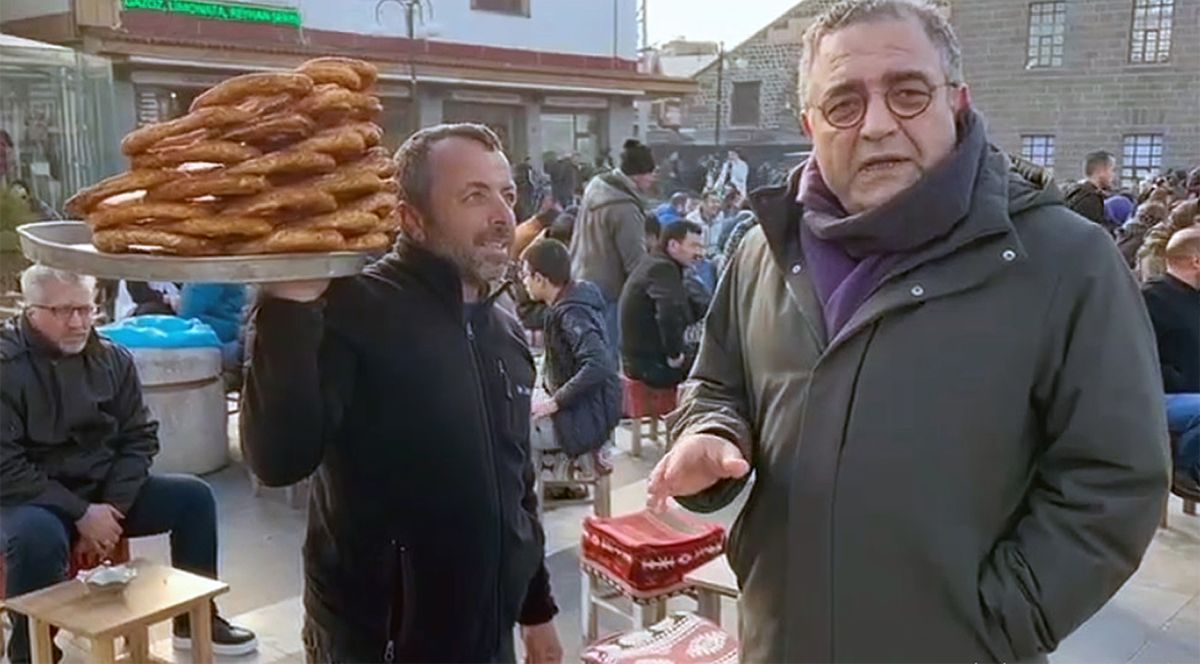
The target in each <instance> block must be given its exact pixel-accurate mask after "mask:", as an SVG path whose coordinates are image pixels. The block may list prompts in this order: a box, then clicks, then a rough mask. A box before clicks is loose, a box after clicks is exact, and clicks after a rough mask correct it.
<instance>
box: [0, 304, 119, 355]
mask: <svg viewBox="0 0 1200 664" xmlns="http://www.w3.org/2000/svg"><path fill="white" fill-rule="evenodd" d="M100 347H101V346H100V337H99V335H97V334H96V331H95V330H92V331H91V332H90V333H88V340H87V343H86V344H85V345H84V347H83V350H82V351H80V352H79V353H78V354H79V355H92V354H94V353H96V351H97V350H99V349H100ZM24 353H29V354H30V355H34V356H37V357H46V358H52V359H57V358H61V357H64V355H63V352H62V351H61V350H59V348H58V347H57V346H55V345H53V344H51V343H50V342H49V341H47V340H46V339H45V338H44V337H42V335H41V334H39V333H38V331H37V330H35V329H34V328H33V325H32V324H31V323H30V322H29V318H28V315H27V314H25V313H22V314H20V315H19V316H17V317H16V318H14V319H12V320H10V321H8V323H6V324H5V330H4V332H3V334H0V357H3V359H5V360H12V359H16V358H17V357H19V356H21V355H22V354H24Z"/></svg>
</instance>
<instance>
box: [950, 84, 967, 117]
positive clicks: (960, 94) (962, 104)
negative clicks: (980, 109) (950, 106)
mask: <svg viewBox="0 0 1200 664" xmlns="http://www.w3.org/2000/svg"><path fill="white" fill-rule="evenodd" d="M970 108H971V87H970V86H969V85H967V84H966V83H963V84H961V85H959V86H958V87H956V88H954V114H955V115H962V114H963V113H966V112H967V110H968V109H970Z"/></svg>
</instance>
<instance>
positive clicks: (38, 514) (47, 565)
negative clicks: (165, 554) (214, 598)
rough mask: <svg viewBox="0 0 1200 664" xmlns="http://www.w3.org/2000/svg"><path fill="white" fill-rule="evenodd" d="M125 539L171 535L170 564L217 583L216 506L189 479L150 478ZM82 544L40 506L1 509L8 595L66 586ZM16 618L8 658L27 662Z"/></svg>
mask: <svg viewBox="0 0 1200 664" xmlns="http://www.w3.org/2000/svg"><path fill="white" fill-rule="evenodd" d="M121 525H122V527H123V528H124V529H125V532H124V535H125V536H126V537H141V536H144V535H159V534H162V533H168V532H169V533H170V534H171V564H172V565H173V566H174V567H177V568H179V569H182V570H186V571H189V572H193V573H195V574H199V575H201V576H206V577H209V578H214V579H215V578H216V577H217V504H216V500H215V499H214V498H213V494H212V489H210V488H209V486H208V484H207V483H206V482H204V480H201V479H199V478H197V477H192V476H191V475H152V476H150V477H149V478H147V479H146V483H145V484H143V485H142V489H141V491H139V492H138V496H137V500H136V501H134V503H133V507H131V508H130V509H129V514H126V515H125V521H124V522H123V523H122V524H121ZM77 539H78V533H76V531H75V523H74V522H72V521H71V520H70V519H69V518H68V517H64V516H62V515H60V514H59V513H57V512H54V511H51V510H49V509H46V508H44V507H40V506H38V505H17V506H14V507H4V508H0V542H2V543H3V546H4V560H5V573H6V574H7V580H6V588H5V593H6V595H7V596H8V597H16V596H17V595H21V594H24V593H28V592H32V591H34V590H40V589H42V588H45V587H47V586H52V585H54V584H56V583H59V582H60V581H64V580H66V576H67V564H68V562H69V556H70V552H71V547H72V545H73V543H74V542H75V540H77ZM10 615H12V617H13V633H12V641H11V643H10V644H9V647H8V658H9V660H10V661H11V662H13V664H25V663H26V662H28V661H29V627H28V621H27V620H26V618H25V617H24V616H20V615H16V614H10Z"/></svg>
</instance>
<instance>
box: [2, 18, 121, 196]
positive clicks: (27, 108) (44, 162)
mask: <svg viewBox="0 0 1200 664" xmlns="http://www.w3.org/2000/svg"><path fill="white" fill-rule="evenodd" d="M114 107H115V98H114V94H113V79H112V66H111V63H110V62H109V61H108V60H107V59H106V58H101V57H96V56H91V55H85V54H83V53H79V52H77V51H75V50H73V49H69V48H64V47H61V46H54V45H51V44H42V43H40V42H34V41H30V40H26V39H20V38H16V37H11V36H9V35H0V132H2V134H0V150H2V152H0V179H2V180H4V183H5V185H6V186H7V184H10V183H12V182H13V181H16V180H20V181H23V182H25V183H27V184H28V185H29V188H30V189H31V190H32V191H31V193H33V194H34V195H35V196H37V198H39V199H41V200H42V201H44V202H45V203H46V204H47V205H49V206H50V207H52V208H54V209H55V210H59V211H61V210H62V205H63V202H64V201H65V200H66V199H67V198H69V197H70V196H71V195H72V194H74V193H75V191H77V190H78V189H80V188H82V187H84V186H86V185H89V184H91V183H93V182H95V181H97V180H99V179H101V178H102V177H104V176H106V175H110V174H112V173H115V172H117V171H119V170H120V169H121V168H122V161H121V158H120V151H119V144H118V143H119V142H118V141H117V140H116V139H115V138H114V137H115V136H116V135H117V132H116V129H115V127H116V122H115V115H114Z"/></svg>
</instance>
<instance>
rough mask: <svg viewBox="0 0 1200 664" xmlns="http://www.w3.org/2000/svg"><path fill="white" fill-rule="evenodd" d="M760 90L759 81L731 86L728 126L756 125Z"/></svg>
mask: <svg viewBox="0 0 1200 664" xmlns="http://www.w3.org/2000/svg"><path fill="white" fill-rule="evenodd" d="M761 89H762V82H761V81H738V82H735V83H734V84H733V97H732V101H731V104H730V105H731V108H730V111H729V124H731V125H742V126H757V125H758V115H759V113H758V110H759V109H758V93H759V91H760V90H761Z"/></svg>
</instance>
